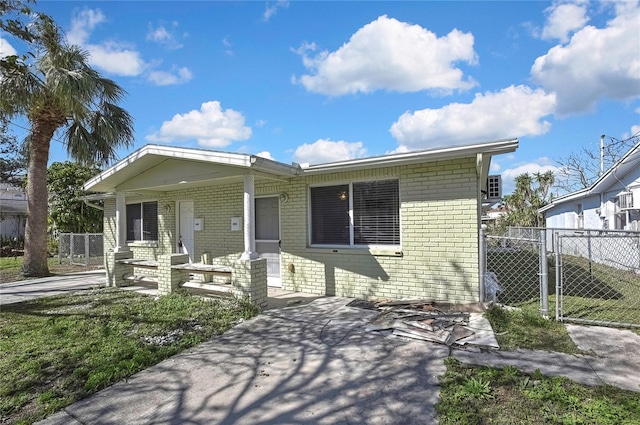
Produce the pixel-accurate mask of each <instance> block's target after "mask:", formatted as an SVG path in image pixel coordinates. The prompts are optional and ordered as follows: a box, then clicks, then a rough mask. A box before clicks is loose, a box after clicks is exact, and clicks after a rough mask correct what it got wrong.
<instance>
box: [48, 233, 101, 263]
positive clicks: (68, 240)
mask: <svg viewBox="0 0 640 425" xmlns="http://www.w3.org/2000/svg"><path fill="white" fill-rule="evenodd" d="M103 240H104V238H103V234H102V233H60V234H59V235H58V261H59V263H60V264H63V263H67V264H75V265H83V266H90V265H101V264H103V260H104V244H103Z"/></svg>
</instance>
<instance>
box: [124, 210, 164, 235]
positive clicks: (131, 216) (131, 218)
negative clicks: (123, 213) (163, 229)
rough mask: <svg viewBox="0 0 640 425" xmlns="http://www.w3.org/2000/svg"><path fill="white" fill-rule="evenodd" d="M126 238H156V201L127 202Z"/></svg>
mask: <svg viewBox="0 0 640 425" xmlns="http://www.w3.org/2000/svg"><path fill="white" fill-rule="evenodd" d="M127 240H129V241H157V240H158V203H157V202H155V201H154V202H141V203H137V204H127Z"/></svg>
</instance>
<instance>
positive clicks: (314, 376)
mask: <svg viewBox="0 0 640 425" xmlns="http://www.w3.org/2000/svg"><path fill="white" fill-rule="evenodd" d="M350 301H351V300H350V299H345V298H338V297H331V298H321V299H317V300H315V301H313V302H311V303H310V304H308V305H305V306H296V307H289V308H285V309H281V310H271V311H267V312H266V313H263V314H261V315H259V316H257V317H255V318H253V319H252V320H248V321H246V322H244V323H242V324H240V325H238V326H236V327H234V328H233V329H231V330H229V331H228V332H227V333H225V334H224V335H222V336H219V337H215V338H213V339H211V340H209V341H207V342H205V343H203V344H201V345H199V346H198V347H196V348H194V349H192V350H189V351H187V352H185V353H182V354H178V355H176V356H174V357H172V358H170V359H167V360H165V361H163V362H161V363H159V364H157V365H156V366H152V367H150V368H149V369H146V370H145V371H143V372H141V373H138V374H136V375H135V376H133V377H132V378H131V379H129V380H127V381H126V382H119V383H117V384H115V385H114V386H112V387H109V388H107V389H105V390H103V391H100V392H99V393H97V394H95V395H93V396H91V397H88V398H86V399H84V400H81V401H79V402H77V403H75V404H73V405H71V406H68V407H67V408H65V409H64V410H63V411H61V412H59V413H56V414H55V415H53V416H51V417H49V418H48V419H46V420H45V421H43V422H42V424H47V425H54V424H123V423H126V424H391V423H402V424H429V423H436V422H437V419H436V414H435V411H434V406H435V404H436V402H437V401H438V394H439V388H438V376H440V375H442V374H443V373H444V371H445V366H444V359H445V358H446V357H447V356H448V354H449V350H448V348H447V347H445V346H442V345H435V344H428V343H423V342H414V341H405V340H401V339H387V338H384V337H383V336H380V335H377V334H373V333H369V332H366V331H364V326H365V325H366V324H367V323H368V322H369V321H370V320H371V319H373V317H374V316H375V315H376V314H377V313H376V312H375V311H371V310H363V309H358V308H352V307H347V306H346V304H347V303H348V302H350Z"/></svg>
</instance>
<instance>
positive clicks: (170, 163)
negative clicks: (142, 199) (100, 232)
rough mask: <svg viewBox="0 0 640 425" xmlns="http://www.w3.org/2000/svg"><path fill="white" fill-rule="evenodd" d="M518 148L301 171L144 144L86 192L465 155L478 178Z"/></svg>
mask: <svg viewBox="0 0 640 425" xmlns="http://www.w3.org/2000/svg"><path fill="white" fill-rule="evenodd" d="M517 147H518V140H517V139H505V140H498V141H494V142H487V143H479V144H473V145H464V146H452V147H447V148H437V149H430V150H423V151H414V152H407V153H397V154H389V155H383V156H377V157H370V158H360V159H352V160H347V161H339V162H333V163H328V164H319V165H312V166H308V167H305V168H302V167H300V166H297V165H296V166H294V165H288V164H283V163H280V162H276V161H273V160H269V159H266V158H261V157H258V156H255V155H248V154H241V153H228V152H218V151H211V150H204V149H192V148H178V147H172V146H161V145H146V146H144V147H142V148H140V149H139V150H137V151H135V152H133V153H131V154H130V155H128V156H127V157H126V158H124V159H123V160H121V161H119V162H118V163H117V164H115V165H114V166H112V167H110V168H109V169H107V170H105V171H103V172H102V173H100V174H99V175H97V176H95V177H94V178H92V179H91V180H89V181H88V182H87V183H85V185H84V190H87V191H90V192H101V193H108V194H113V193H114V192H127V193H139V194H144V193H150V192H167V191H174V190H184V189H189V188H194V187H202V186H208V185H216V184H222V183H228V182H234V181H242V180H243V176H244V175H247V174H252V175H254V176H255V177H256V179H257V180H260V179H270V180H286V179H289V178H293V177H296V176H301V175H314V174H329V173H336V172H346V171H355V170H362V169H370V168H381V167H392V166H398V165H408V164H418V163H425V162H433V161H438V160H446V159H455V158H465V157H473V158H477V160H478V161H479V164H480V169H479V175H484V174H486V172H487V171H488V167H489V163H490V161H491V156H493V155H499V154H504V153H509V152H514V151H515V150H516V149H517ZM480 170H481V171H480ZM104 197H105V196H104V195H103V196H101V198H104Z"/></svg>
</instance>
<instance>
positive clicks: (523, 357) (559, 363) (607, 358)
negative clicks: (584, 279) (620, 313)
mask: <svg viewBox="0 0 640 425" xmlns="http://www.w3.org/2000/svg"><path fill="white" fill-rule="evenodd" d="M566 328H567V331H568V333H569V336H570V337H571V339H572V340H573V342H574V343H575V344H576V345H577V346H578V348H579V349H580V350H582V351H585V352H587V353H592V354H593V355H571V354H564V353H555V352H548V351H534V350H517V351H490V352H486V351H482V352H480V351H467V350H454V351H453V352H452V355H453V357H455V358H456V359H458V360H460V361H461V362H464V363H469V364H475V365H482V366H492V367H504V366H507V365H511V366H515V367H516V368H518V369H519V370H521V371H523V372H527V373H531V372H533V371H535V370H536V369H539V370H540V372H542V374H543V375H547V376H565V377H567V378H569V379H571V380H572V381H575V382H578V383H581V384H586V385H603V384H608V385H613V386H616V387H619V388H623V389H625V390H631V391H638V392H640V366H638V365H640V336H638V335H637V334H636V333H634V332H631V331H629V330H622V329H615V328H606V327H602V326H579V325H570V324H567V325H566Z"/></svg>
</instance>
